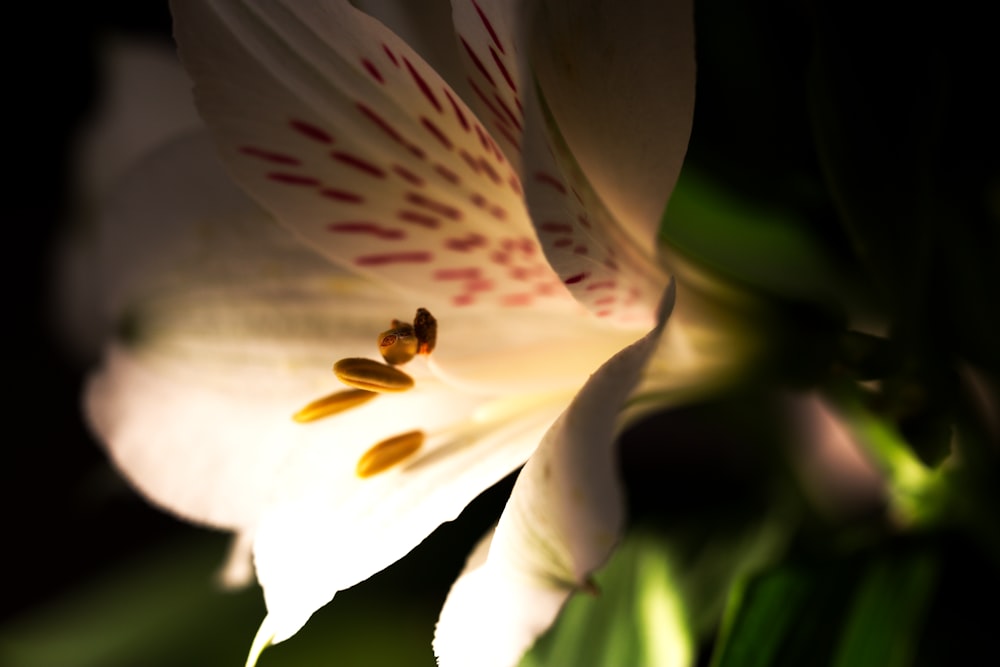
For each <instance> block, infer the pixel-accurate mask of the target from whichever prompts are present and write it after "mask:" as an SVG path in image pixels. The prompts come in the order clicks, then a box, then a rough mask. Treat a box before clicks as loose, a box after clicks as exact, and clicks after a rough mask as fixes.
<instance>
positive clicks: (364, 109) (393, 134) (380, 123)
mask: <svg viewBox="0 0 1000 667" xmlns="http://www.w3.org/2000/svg"><path fill="white" fill-rule="evenodd" d="M355 106H357V108H358V111H360V112H361V113H362V115H364V117H365V118H367V119H368V120H370V121H371V122H372V123H374V124H375V126H376V127H378V128H379V129H380V130H382V131H383V132H384V133H385V134H386V135H387V136H388V137H389V138H391V139H392V140H393V141H395V142H396V143H398V144H399V145H401V146H403V147H404V148H406V150H408V151H410V152H411V153H413V155H415V156H417V157H418V158H421V159H423V157H424V152H423V150H421V149H420V148H419V147H418V146H414V145H413V144H411V143H410V142H409V141H407V140H406V139H405V138H404V137H403V135H401V134H400V133H399V131H398V130H396V128H395V127H393V126H392V124H391V123H390V122H389V121H387V120H386V119H385V118H382V116H380V115H379V114H378V113H376V112H375V111H374V110H373V109H372V108H371V107H369V106H367V105H365V104H362V103H361V102H357V103H356V104H355Z"/></svg>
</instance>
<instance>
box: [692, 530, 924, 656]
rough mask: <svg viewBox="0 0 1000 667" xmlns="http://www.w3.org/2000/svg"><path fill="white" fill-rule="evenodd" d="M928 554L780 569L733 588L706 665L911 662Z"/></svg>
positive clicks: (900, 552) (919, 550) (908, 551)
mask: <svg viewBox="0 0 1000 667" xmlns="http://www.w3.org/2000/svg"><path fill="white" fill-rule="evenodd" d="M936 573H937V557H936V555H935V553H934V552H933V551H931V550H930V549H927V548H924V547H920V546H912V545H904V548H902V549H890V550H886V551H879V552H874V553H870V554H867V555H866V556H865V557H864V558H863V559H861V560H859V559H858V558H851V559H847V560H842V561H830V562H826V563H814V564H809V565H804V564H798V565H785V566H783V567H781V568H778V569H775V570H772V571H770V572H768V573H765V574H763V575H761V576H758V577H755V578H753V579H751V580H750V581H749V582H747V583H746V585H745V586H743V587H740V588H737V589H736V590H735V591H734V593H733V596H732V598H731V600H730V609H729V613H728V615H727V619H726V622H725V623H724V626H723V629H722V632H721V634H720V637H719V640H718V644H717V648H716V651H715V655H714V656H713V660H712V663H711V664H712V667H777V666H784V665H787V666H789V667H792V666H797V665H820V664H830V665H833V666H834V667H902V666H903V665H909V664H912V663H911V659H912V658H913V656H914V655H915V652H916V649H917V646H918V642H919V641H920V638H921V631H922V629H923V623H924V620H925V617H926V614H927V612H928V610H929V609H930V606H931V605H930V601H931V598H932V594H933V592H934V590H935V587H936V581H937V575H936Z"/></svg>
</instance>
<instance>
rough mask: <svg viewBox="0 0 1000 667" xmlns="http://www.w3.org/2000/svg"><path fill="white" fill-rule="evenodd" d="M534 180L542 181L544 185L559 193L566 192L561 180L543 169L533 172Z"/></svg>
mask: <svg viewBox="0 0 1000 667" xmlns="http://www.w3.org/2000/svg"><path fill="white" fill-rule="evenodd" d="M535 180H536V181H538V182H539V183H544V184H545V185H548V186H549V187H551V188H553V189H554V190H556V192H558V193H559V194H561V195H564V194H566V186H565V185H563V183H562V181H561V180H559V179H558V178H556V177H555V176H553V175H552V174H549V173H546V172H544V171H538V172H535Z"/></svg>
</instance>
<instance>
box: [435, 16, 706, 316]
mask: <svg viewBox="0 0 1000 667" xmlns="http://www.w3.org/2000/svg"><path fill="white" fill-rule="evenodd" d="M591 4H593V3H586V4H585V5H579V4H576V3H548V4H547V5H546V6H545V7H544V8H540V7H539V3H533V2H502V1H498V0H453V2H452V6H453V14H454V19H455V27H456V31H457V32H458V34H459V38H460V40H461V43H462V45H463V48H464V55H465V57H466V65H467V69H468V71H469V75H468V79H469V85H470V87H471V89H472V90H473V92H474V93H475V94H474V96H473V98H472V104H473V106H474V107H475V108H476V109H477V110H478V111H479V114H480V118H482V119H484V121H483V122H484V123H486V124H487V126H488V127H489V128H490V129H492V130H493V131H494V132H495V136H496V137H497V140H498V142H499V145H500V146H501V147H502V148H503V149H504V151H505V152H506V154H507V155H508V158H509V160H510V162H511V163H512V164H514V165H515V166H516V167H517V171H518V174H519V175H520V177H521V182H522V185H523V188H524V192H525V197H526V202H527V205H528V210H529V212H530V214H531V218H532V222H533V223H534V225H535V229H536V231H537V234H538V238H539V242H540V243H541V245H542V248H543V249H544V251H545V255H546V257H547V259H548V260H549V262H550V264H551V265H552V267H553V268H554V269H555V270H556V272H557V273H558V274H559V276H560V278H562V280H563V282H564V283H565V284H566V285H567V286H568V287H569V288H570V290H571V291H572V293H573V295H574V296H575V297H576V298H577V300H578V301H580V302H581V303H583V304H584V305H585V306H586V307H587V308H588V309H589V310H590V311H591V312H593V313H594V314H595V315H597V316H598V317H601V318H604V319H606V320H608V321H611V322H616V323H618V324H623V325H626V326H636V327H641V328H643V329H648V328H649V326H651V325H652V322H653V315H652V313H653V311H654V309H655V306H656V303H657V300H658V299H659V296H660V293H661V291H662V289H663V286H664V285H665V284H666V276H665V274H664V273H663V271H662V269H661V268H660V267H659V266H658V264H657V261H656V256H655V255H656V252H655V238H656V232H657V229H658V228H659V220H660V215H661V213H662V210H663V206H664V204H665V203H666V200H667V197H668V195H669V193H670V191H671V189H672V187H673V183H674V181H675V180H676V175H677V171H678V170H679V167H680V162H681V160H682V158H683V155H684V150H685V147H686V142H687V133H688V131H689V129H690V122H691V116H692V106H693V95H694V87H693V43H692V42H693V39H692V37H691V35H692V34H693V29H692V26H691V24H690V23H691V22H690V17H687V21H686V22H684V21H683V20H677V21H674V20H673V17H669V20H668V21H666V22H664V21H659V20H655V19H660V18H662V16H661V14H663V13H668V14H680V15H682V16H683V14H684V10H683V7H681V9H680V10H677V11H675V10H674V9H670V8H667V11H666V12H664V8H662V7H660V5H659V4H655V5H654V4H651V3H646V4H650V7H648V8H646V7H643V8H642V11H639V12H635V14H636V16H635V17H633V6H632V4H629V5H625V4H619V5H617V6H616V10H617V11H614V10H610V9H601V8H599V7H592V6H590V5H591ZM682 4H683V3H682ZM563 5H565V6H563ZM595 12H596V14H595ZM688 13H690V12H688ZM602 14H607V15H608V16H602ZM567 16H573V17H577V18H578V19H579V24H580V25H575V24H574V25H572V26H568V25H567V23H568V22H567V21H566V20H565V19H566V17H567ZM584 17H586V18H584ZM591 17H593V18H591ZM607 19H613V20H607ZM643 19H653V21H652V23H651V24H650V25H648V26H646V27H645V28H644V29H642V30H633V28H635V27H636V26H635V25H634V24H633V23H632V22H633V21H636V22H641V21H643ZM659 25H663V26H664V29H663V30H657V28H656V26H659ZM567 30H572V31H576V32H577V33H580V32H581V31H582V34H580V35H579V37H578V38H577V35H576V34H574V33H573V32H567ZM674 33H676V34H674ZM593 43H600V44H602V45H604V48H602V49H600V50H597V51H593V50H592V51H588V50H587V48H588V47H589V46H592V44H593ZM609 50H613V51H614V53H615V54H616V57H615V58H612V59H610V60H609V59H607V58H605V56H606V55H607V53H608V51H609ZM651 55H654V56H657V57H667V58H671V59H672V60H671V61H666V62H664V61H658V60H656V59H655V58H653V59H650V58H649V57H650V56H651ZM559 68H568V69H570V70H571V72H572V76H571V79H572V82H571V83H569V84H568V85H562V86H554V87H553V88H552V90H549V88H547V87H546V77H545V76H543V74H545V73H546V72H551V71H552V70H553V69H556V70H558V69H559ZM665 71H667V72H674V71H676V72H678V75H677V76H676V77H675V78H676V79H677V81H676V83H674V82H672V83H670V84H669V91H668V92H662V91H660V90H659V89H657V88H656V87H655V85H654V86H650V85H647V84H648V83H649V81H650V80H655V78H656V77H657V76H659V75H661V74H663V73H664V72H665ZM622 72H628V75H627V76H621V73H622ZM687 74H692V76H687ZM536 76H537V79H536ZM558 76H561V73H559V72H557V73H556V75H553V76H551V77H549V78H558ZM646 77H648V78H646ZM536 84H537V85H536ZM609 89H610V90H609ZM550 94H551V95H552V97H553V99H552V100H551V101H550V100H549V95H550ZM608 98H610V99H608ZM647 98H649V100H648V109H647ZM551 104H555V105H556V107H557V109H553V108H552V106H551ZM638 109H642V110H641V111H640V110H638ZM557 110H558V112H559V113H558V114H556V111H557ZM660 112H663V113H664V114H666V115H664V116H663V117H662V118H658V117H657V114H658V113H660ZM636 118H641V119H642V120H644V121H645V120H648V121H650V122H643V123H639V124H638V125H637V123H636V122H635V121H636ZM654 120H655V121H657V122H653V121H654ZM563 124H565V125H566V128H565V129H566V131H568V132H569V133H570V134H569V135H567V134H565V133H564V128H563ZM665 128H669V132H665ZM623 138H624V140H623ZM609 147H613V148H614V150H609V151H608V152H607V154H606V155H604V154H602V151H604V150H606V149H608V148H609ZM578 153H579V154H578ZM581 160H583V161H581ZM611 175H613V177H612V176H611Z"/></svg>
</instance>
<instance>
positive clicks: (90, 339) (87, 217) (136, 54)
mask: <svg viewBox="0 0 1000 667" xmlns="http://www.w3.org/2000/svg"><path fill="white" fill-rule="evenodd" d="M100 56H101V58H100V66H101V68H100V72H99V73H100V78H101V83H102V91H103V92H102V97H101V99H100V100H99V102H98V104H97V105H96V109H95V113H94V115H93V118H92V119H91V121H90V122H89V123H87V125H86V127H84V128H83V132H82V134H81V140H80V143H79V145H78V146H77V151H76V155H75V156H74V165H73V174H74V176H75V178H76V181H77V182H76V183H74V184H73V187H74V195H73V201H72V210H71V211H70V214H71V215H72V216H73V220H71V223H72V224H71V225H67V229H66V232H65V235H64V238H59V239H57V247H56V248H55V254H56V258H55V261H54V262H53V265H54V269H55V276H54V278H53V283H54V285H55V290H54V291H55V297H56V301H57V303H55V304H54V310H55V313H54V316H55V318H56V319H57V322H58V323H59V326H57V327H55V331H54V333H55V334H56V335H59V336H61V337H63V338H64V339H65V340H62V341H60V342H61V343H63V344H64V346H65V348H66V349H68V350H71V351H72V352H73V353H74V354H76V355H77V356H78V357H79V358H80V359H86V360H87V362H88V363H90V362H92V361H93V359H95V358H96V357H97V355H98V354H99V353H100V350H101V346H102V345H103V341H104V338H105V337H106V335H107V333H108V332H107V330H106V327H105V325H106V324H107V323H106V322H105V321H104V320H103V319H102V318H100V317H95V316H94V313H95V312H97V311H98V310H99V307H98V303H99V302H100V300H101V296H100V295H99V291H100V285H98V275H99V273H100V271H101V267H100V264H99V262H98V257H97V253H98V249H97V238H96V236H97V235H96V233H95V229H94V227H96V222H97V221H96V220H95V219H94V217H95V216H96V215H97V212H98V211H100V210H101V209H102V207H103V206H104V205H105V204H106V203H107V199H108V197H109V196H110V195H111V194H112V192H113V190H114V187H115V186H116V185H117V184H118V182H119V181H120V180H121V179H122V178H123V176H124V174H126V173H127V171H128V170H129V169H130V168H131V167H133V166H134V165H135V163H137V162H138V161H139V160H140V159H141V158H143V157H145V156H146V155H147V154H148V153H149V152H150V151H151V150H153V149H154V148H156V147H157V146H159V145H161V144H163V143H164V142H166V141H169V140H170V139H172V138H174V137H176V136H178V135H180V134H183V133H185V132H188V131H191V130H193V129H195V128H197V127H200V126H201V120H200V119H199V118H198V114H197V112H196V111H195V109H194V102H193V101H192V100H191V96H190V94H189V93H188V89H189V88H190V82H189V80H188V78H187V76H186V75H185V73H184V70H183V68H182V67H181V66H180V63H179V62H178V61H177V57H176V55H175V54H174V53H173V50H172V49H171V48H170V47H169V45H168V44H167V43H162V44H161V43H156V42H152V41H147V40H136V39H125V38H111V39H109V40H108V41H107V42H104V43H103V48H102V50H101V53H100Z"/></svg>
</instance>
